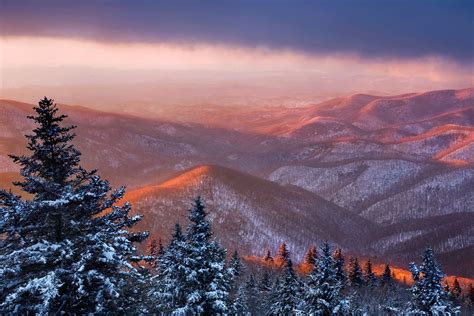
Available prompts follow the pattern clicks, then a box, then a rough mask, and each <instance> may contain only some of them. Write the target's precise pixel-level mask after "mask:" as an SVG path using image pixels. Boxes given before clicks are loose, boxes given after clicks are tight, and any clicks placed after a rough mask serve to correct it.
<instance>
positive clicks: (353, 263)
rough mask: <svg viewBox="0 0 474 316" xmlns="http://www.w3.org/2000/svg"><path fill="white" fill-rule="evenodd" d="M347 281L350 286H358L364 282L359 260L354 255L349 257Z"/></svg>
mask: <svg viewBox="0 0 474 316" xmlns="http://www.w3.org/2000/svg"><path fill="white" fill-rule="evenodd" d="M348 278H349V282H350V284H351V285H352V286H360V285H363V284H364V279H363V276H362V270H361V268H360V265H359V260H358V259H357V258H356V257H351V258H350V259H349V273H348Z"/></svg>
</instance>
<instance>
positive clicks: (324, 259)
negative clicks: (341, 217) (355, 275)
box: [304, 242, 342, 315]
mask: <svg viewBox="0 0 474 316" xmlns="http://www.w3.org/2000/svg"><path fill="white" fill-rule="evenodd" d="M320 251H321V253H320V255H319V257H318V261H317V268H316V267H315V268H313V270H312V271H311V273H310V274H309V276H308V282H307V284H306V286H305V295H304V301H305V313H307V314H310V315H332V314H333V312H335V311H336V310H337V309H338V308H339V303H340V302H341V297H340V291H341V289H342V285H341V283H340V281H339V280H338V279H337V276H336V269H335V265H334V258H333V256H332V254H331V249H330V247H329V243H328V242H325V243H324V244H323V245H322V246H321V248H320Z"/></svg>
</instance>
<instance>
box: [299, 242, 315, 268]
mask: <svg viewBox="0 0 474 316" xmlns="http://www.w3.org/2000/svg"><path fill="white" fill-rule="evenodd" d="M316 260H317V250H316V247H315V246H312V247H310V248H309V249H308V251H307V252H306V254H305V255H304V258H303V263H302V265H301V269H302V271H303V272H305V273H309V272H311V271H312V270H313V269H314V267H315V265H316Z"/></svg>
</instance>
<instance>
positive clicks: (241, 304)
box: [230, 285, 251, 315]
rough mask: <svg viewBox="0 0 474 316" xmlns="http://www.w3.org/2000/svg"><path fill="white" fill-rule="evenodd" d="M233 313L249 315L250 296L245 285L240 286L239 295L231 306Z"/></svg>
mask: <svg viewBox="0 0 474 316" xmlns="http://www.w3.org/2000/svg"><path fill="white" fill-rule="evenodd" d="M230 311H231V315H249V314H251V313H250V307H249V304H248V296H247V293H246V291H245V287H244V286H243V285H240V286H239V289H238V290H237V296H236V298H235V299H234V301H233V303H232V304H231V306H230Z"/></svg>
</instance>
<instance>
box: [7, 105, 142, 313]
mask: <svg viewBox="0 0 474 316" xmlns="http://www.w3.org/2000/svg"><path fill="white" fill-rule="evenodd" d="M34 110H35V112H36V113H35V116H29V117H28V118H30V119H32V120H33V121H34V122H35V123H36V124H37V127H36V128H35V129H34V130H33V134H31V135H27V136H26V138H27V139H28V145H27V148H28V149H29V150H30V152H31V154H30V155H28V156H11V157H12V158H13V161H14V162H15V163H17V164H19V165H20V166H21V175H22V177H23V180H22V181H20V182H17V183H15V184H16V185H17V186H19V187H20V188H21V189H22V190H23V191H24V192H26V193H28V194H29V195H30V197H31V198H30V199H28V200H24V199H21V198H20V197H17V196H13V195H12V194H11V193H8V192H5V191H1V192H0V212H1V214H0V215H1V216H0V218H1V219H0V235H3V236H5V239H4V240H3V242H2V244H1V250H0V280H2V282H0V313H8V314H10V313H13V314H34V313H38V314H50V313H52V314H63V313H68V314H87V313H120V312H124V311H127V310H130V305H131V304H134V303H135V302H136V299H137V297H136V295H134V293H133V292H130V291H128V289H129V288H131V286H130V285H131V284H133V283H139V282H141V281H143V280H142V279H141V278H142V276H141V275H140V273H139V271H138V270H137V269H136V268H135V267H134V265H132V264H131V261H138V260H141V259H142V258H141V257H138V256H137V255H136V249H135V247H134V245H133V242H139V241H142V240H144V239H145V238H146V237H147V233H142V232H136V233H131V232H128V231H127V230H126V229H127V228H130V227H132V226H134V225H135V224H136V223H137V222H138V221H140V219H141V216H138V215H137V216H133V217H129V215H128V214H129V212H130V204H128V203H125V204H123V205H122V206H118V205H117V202H118V201H119V200H120V199H121V198H122V196H123V194H124V189H123V188H120V189H118V190H116V191H112V190H111V187H110V186H109V183H108V182H107V181H105V180H103V179H101V178H100V177H99V176H98V175H97V173H96V171H95V170H93V171H86V170H85V169H83V168H82V167H81V166H80V164H79V163H80V153H79V151H78V150H77V149H76V148H75V147H74V146H73V145H72V144H71V141H72V140H73V139H74V137H75V134H74V133H72V129H74V128H75V127H74V126H63V125H62V123H63V120H64V119H65V118H66V116H65V115H60V114H58V108H57V107H56V105H55V104H53V101H52V100H51V99H47V98H46V97H45V98H44V99H42V100H41V101H40V102H39V103H38V106H37V107H35V108H34Z"/></svg>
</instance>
